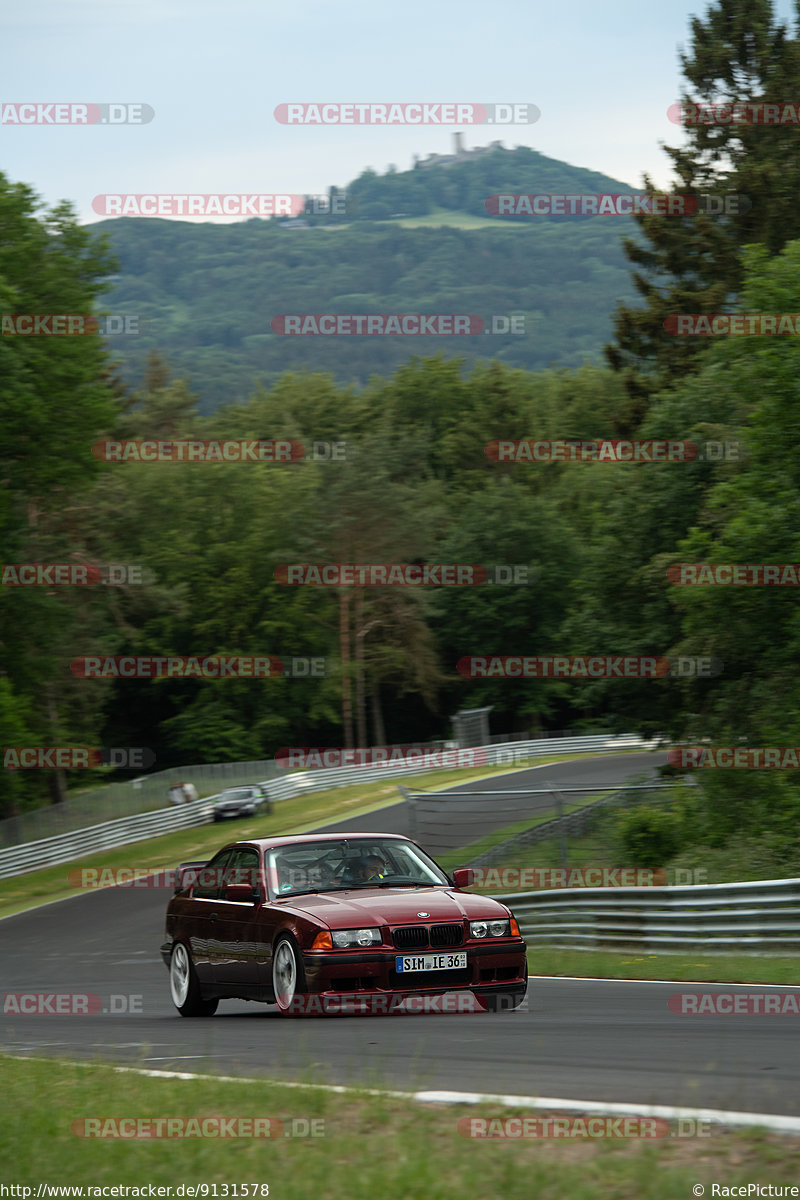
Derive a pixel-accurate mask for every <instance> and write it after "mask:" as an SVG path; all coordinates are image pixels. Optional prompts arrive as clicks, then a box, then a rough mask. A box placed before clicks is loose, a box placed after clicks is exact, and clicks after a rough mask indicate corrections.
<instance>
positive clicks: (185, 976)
mask: <svg viewBox="0 0 800 1200" xmlns="http://www.w3.org/2000/svg"><path fill="white" fill-rule="evenodd" d="M190 982H191V963H190V962H189V954H188V952H187V950H186V947H185V946H184V945H183V943H182V942H176V943H175V945H174V946H173V947H172V957H171V958H170V960H169V990H170V994H171V995H172V1003H173V1004H174V1005H175V1007H176V1008H183V1006H184V1004H185V1003H186V999H187V997H188V995H189V984H190Z"/></svg>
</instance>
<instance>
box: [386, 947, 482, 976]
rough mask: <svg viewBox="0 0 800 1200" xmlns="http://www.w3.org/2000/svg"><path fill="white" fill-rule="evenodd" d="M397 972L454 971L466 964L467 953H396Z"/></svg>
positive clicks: (463, 951)
mask: <svg viewBox="0 0 800 1200" xmlns="http://www.w3.org/2000/svg"><path fill="white" fill-rule="evenodd" d="M396 962H397V970H398V972H407V971H456V970H458V968H459V967H465V966H466V965H467V953H466V951H465V950H462V951H461V952H460V953H459V954H398V955H397V959H396Z"/></svg>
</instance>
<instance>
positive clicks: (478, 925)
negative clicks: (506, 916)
mask: <svg viewBox="0 0 800 1200" xmlns="http://www.w3.org/2000/svg"><path fill="white" fill-rule="evenodd" d="M469 932H470V937H474V938H485V937H508V936H509V934H510V932H511V927H510V923H509V922H508V921H507V920H506V921H470V923H469Z"/></svg>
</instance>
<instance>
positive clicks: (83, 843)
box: [0, 734, 654, 879]
mask: <svg viewBox="0 0 800 1200" xmlns="http://www.w3.org/2000/svg"><path fill="white" fill-rule="evenodd" d="M653 746H654V744H653V743H651V742H645V741H642V739H641V738H637V737H636V736H634V735H631V734H627V735H624V736H623V737H621V738H609V737H608V735H601V736H598V735H592V736H590V737H585V738H552V739H550V738H548V739H546V740H545V739H542V740H537V741H525V742H505V743H502V744H500V745H493V746H476V747H470V750H471V751H472V752H473V754H474V755H475V760H476V761H475V762H474V765H475V766H508V765H510V764H512V763H514V762H518V761H519V760H520V759H521V758H526V757H527V758H534V757H537V756H539V755H545V754H549V753H553V752H554V751H555V750H557V751H558V753H561V754H565V753H591V752H592V751H596V750H620V749H625V750H630V749H652V748H653ZM442 753H446V752H444V751H443V752H442ZM460 753H461V754H462V755H464V754H465V753H466V751H464V750H462V751H460ZM431 769H432V768H431V766H430V764H429V763H423V764H421V765H420V766H417V767H412V766H407V765H398V766H382V767H330V768H328V769H326V770H319V771H304V772H295V773H293V774H292V775H288V776H286V778H284V779H276V780H274V781H273V782H271V783H270V784H269V787H268V790H269V796H270V799H271V800H272V801H274V802H280V801H282V800H289V799H293V798H295V797H296V796H303V795H308V794H310V793H311V792H319V791H327V790H329V789H330V788H334V787H348V786H349V785H350V784H353V783H369V782H372V781H374V780H381V779H391V778H394V779H398V778H400V779H402V778H405V777H407V776H409V775H419V774H422V773H427V772H430V771H431ZM183 771H184V775H185V777H187V778H188V777H189V776H190V773H191V768H188V767H186V768H183ZM217 798H218V797H217V796H206V797H204V798H203V799H201V800H195V801H193V802H192V803H191V804H183V805H179V806H175V807H169V808H163V809H157V810H155V811H154V812H147V813H138V814H136V815H135V816H129V817H123V818H121V819H119V820H116V821H105V822H103V823H102V824H99V825H92V826H89V827H88V828H85V829H80V830H76V831H72V832H70V833H64V834H59V835H57V836H55V837H49V838H43V839H40V840H38V841H35V842H25V843H23V844H21V845H18V846H10V847H8V848H6V849H4V850H0V879H6V878H9V877H10V876H12V875H22V874H24V873H25V872H26V871H35V870H37V869H38V868H40V867H47V866H56V865H57V864H59V863H65V862H72V861H73V860H74V859H77V858H82V857H84V856H85V855H87V854H93V853H95V852H96V851H97V850H110V849H113V848H115V847H118V846H125V845H127V844H128V843H131V842H139V841H143V840H145V839H146V838H151V837H157V836H158V835H159V834H162V833H171V832H172V831H173V830H175V829H186V828H190V827H192V826H196V825H207V824H209V823H210V822H211V821H212V820H213V817H212V811H211V810H212V807H213V803H214V801H215V800H216V799H217Z"/></svg>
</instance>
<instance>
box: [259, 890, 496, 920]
mask: <svg viewBox="0 0 800 1200" xmlns="http://www.w3.org/2000/svg"><path fill="white" fill-rule="evenodd" d="M281 907H284V906H283V905H281ZM286 907H287V908H293V909H298V910H299V911H300V912H303V913H308V914H309V916H314V917H316V918H317V919H318V920H322V921H324V922H325V924H326V925H329V926H330V927H331V928H332V929H352V928H360V927H362V926H367V925H368V924H372V925H427V924H432V923H439V922H442V921H462V920H463V919H464V918H467V919H468V920H470V921H477V920H479V919H481V918H484V917H485V918H492V917H494V918H495V919H497V918H501V917H504V916H505V915H506V909H505V907H504V906H503V905H502V904H500V903H498V901H497V900H492V899H491V897H490V896H472V895H470V894H469V893H467V892H456V891H453V890H451V889H449V888H419V887H416V888H359V889H358V890H354V891H347V892H325V893H322V894H320V895H319V896H297V897H292V899H291V900H287V901H286ZM423 912H424V913H428V914H430V915H429V916H426V917H421V916H420V915H419V914H420V913H423Z"/></svg>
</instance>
